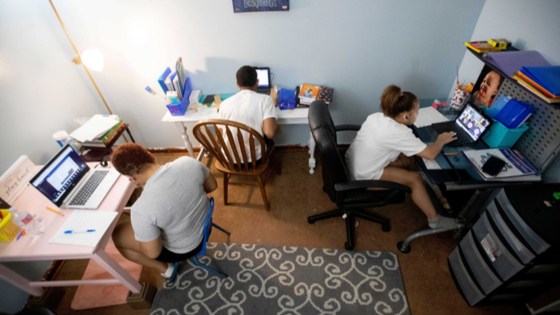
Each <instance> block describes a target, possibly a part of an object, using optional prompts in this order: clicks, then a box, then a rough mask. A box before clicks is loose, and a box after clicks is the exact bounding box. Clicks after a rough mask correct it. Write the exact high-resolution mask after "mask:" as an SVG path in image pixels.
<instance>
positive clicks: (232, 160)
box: [193, 119, 267, 171]
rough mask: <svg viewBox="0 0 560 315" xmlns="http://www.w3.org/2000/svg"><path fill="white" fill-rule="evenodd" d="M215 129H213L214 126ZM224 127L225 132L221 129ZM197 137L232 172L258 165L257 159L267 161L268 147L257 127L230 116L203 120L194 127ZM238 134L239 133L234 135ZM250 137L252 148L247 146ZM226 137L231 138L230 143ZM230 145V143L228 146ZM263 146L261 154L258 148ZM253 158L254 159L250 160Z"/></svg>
mask: <svg viewBox="0 0 560 315" xmlns="http://www.w3.org/2000/svg"><path fill="white" fill-rule="evenodd" d="M209 127H212V129H213V130H214V132H212V130H211V128H209ZM220 129H221V130H222V132H220ZM193 134H194V137H195V138H196V139H197V140H198V142H200V144H202V145H203V146H204V148H206V150H208V151H209V152H210V153H211V154H212V155H213V156H214V157H215V158H216V159H217V160H218V161H219V162H220V163H221V164H222V166H224V167H225V168H228V169H229V170H231V171H243V170H248V169H249V167H251V166H252V167H253V168H255V167H256V166H257V160H259V159H261V162H262V164H265V163H266V158H267V156H266V146H265V142H264V138H263V137H262V136H261V135H260V133H259V132H258V131H256V130H255V129H253V128H251V127H249V126H247V125H245V124H242V123H238V122H235V121H231V120H226V119H207V120H202V121H199V122H198V123H197V124H196V125H195V126H194V128H193ZM234 134H235V135H234ZM247 138H248V140H249V141H248V142H249V147H248V148H247V147H246V146H245V141H244V140H245V139H247ZM225 139H227V140H228V143H226V141H225ZM228 144H229V145H228ZM257 145H260V148H261V156H260V157H258V156H257V154H256V151H255V148H256V146H257ZM249 158H250V160H251V162H250V163H249V162H248V161H249Z"/></svg>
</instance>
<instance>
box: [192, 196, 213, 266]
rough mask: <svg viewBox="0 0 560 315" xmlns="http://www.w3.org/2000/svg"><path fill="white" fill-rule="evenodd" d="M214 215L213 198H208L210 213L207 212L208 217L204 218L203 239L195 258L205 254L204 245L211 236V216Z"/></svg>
mask: <svg viewBox="0 0 560 315" xmlns="http://www.w3.org/2000/svg"><path fill="white" fill-rule="evenodd" d="M213 213H214V197H210V212H208V216H207V217H206V221H204V228H203V229H202V235H203V237H204V239H203V240H202V248H201V249H200V252H198V254H196V256H200V255H205V254H206V243H208V239H209V238H210V234H212V214H213Z"/></svg>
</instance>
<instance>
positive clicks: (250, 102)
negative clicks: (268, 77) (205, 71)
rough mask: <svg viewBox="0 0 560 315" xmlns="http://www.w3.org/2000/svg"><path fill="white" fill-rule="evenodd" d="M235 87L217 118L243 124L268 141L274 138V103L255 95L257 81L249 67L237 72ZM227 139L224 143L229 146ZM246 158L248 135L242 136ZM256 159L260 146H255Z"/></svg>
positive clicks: (259, 153) (267, 96) (267, 98)
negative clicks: (236, 88)
mask: <svg viewBox="0 0 560 315" xmlns="http://www.w3.org/2000/svg"><path fill="white" fill-rule="evenodd" d="M236 77H237V86H238V87H239V90H240V91H239V92H238V93H237V94H235V95H233V96H231V97H230V98H228V99H226V100H225V101H223V102H222V104H221V105H220V111H219V113H218V116H219V118H221V119H227V120H232V121H236V122H239V123H242V124H245V125H247V126H249V127H251V128H253V129H255V130H256V131H258V132H259V133H260V134H261V136H265V135H266V137H267V138H268V139H272V137H274V132H275V131H276V119H277V116H276V109H275V108H274V102H273V101H272V98H271V97H270V96H269V95H264V94H259V93H257V88H258V86H259V80H258V78H257V71H256V70H255V68H253V67H251V66H243V67H241V68H240V69H239V70H238V71H237V75H236ZM228 140H229V139H228V138H227V137H226V138H225V142H226V144H227V145H229V142H228ZM244 140H245V148H246V149H247V157H248V159H249V161H248V162H252V161H250V157H251V153H250V151H249V148H250V147H249V135H244ZM255 153H256V156H257V159H260V158H261V146H260V145H256V146H255Z"/></svg>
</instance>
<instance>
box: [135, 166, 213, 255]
mask: <svg viewBox="0 0 560 315" xmlns="http://www.w3.org/2000/svg"><path fill="white" fill-rule="evenodd" d="M209 174H210V171H209V170H208V168H207V167H206V166H204V165H203V164H202V163H200V162H198V161H197V160H195V159H193V158H190V157H181V158H178V159H177V160H175V161H173V162H170V163H167V164H165V165H163V166H162V167H160V168H159V169H158V170H157V172H155V173H154V175H152V177H150V179H149V180H148V182H147V183H146V185H145V186H144V191H143V192H142V195H141V196H140V198H138V200H136V202H135V203H134V205H133V206H132V210H131V214H130V215H131V221H132V228H133V229H134V234H135V237H136V240H138V241H140V242H150V241H153V240H155V239H156V238H157V237H158V236H161V240H162V243H163V246H164V247H165V248H167V249H168V250H170V251H172V252H174V253H178V254H183V253H187V252H190V251H192V250H193V249H195V248H196V247H197V246H198V245H199V244H200V242H201V241H202V229H203V228H204V222H205V220H206V217H207V215H208V212H209V211H210V202H209V201H208V196H207V195H206V192H205V191H204V188H203V184H204V181H205V180H206V178H207V177H208V175H209Z"/></svg>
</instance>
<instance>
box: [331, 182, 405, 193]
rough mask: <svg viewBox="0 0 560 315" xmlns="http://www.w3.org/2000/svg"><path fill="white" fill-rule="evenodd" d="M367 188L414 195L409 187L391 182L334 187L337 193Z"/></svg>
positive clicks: (347, 183) (344, 184)
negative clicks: (385, 189)
mask: <svg viewBox="0 0 560 315" xmlns="http://www.w3.org/2000/svg"><path fill="white" fill-rule="evenodd" d="M366 188H387V189H390V190H400V191H402V192H404V193H407V194H411V193H412V190H410V188H409V187H408V186H405V185H401V184H398V183H395V182H389V181H386V180H355V181H351V182H346V183H339V184H335V185H334V189H335V190H336V191H337V192H343V191H348V190H355V189H366Z"/></svg>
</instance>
